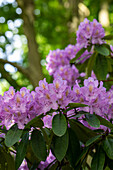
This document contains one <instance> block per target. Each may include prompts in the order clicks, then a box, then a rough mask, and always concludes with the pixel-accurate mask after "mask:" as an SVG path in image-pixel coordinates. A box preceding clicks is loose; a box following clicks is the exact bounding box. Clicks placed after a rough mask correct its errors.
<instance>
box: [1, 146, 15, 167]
mask: <svg viewBox="0 0 113 170" xmlns="http://www.w3.org/2000/svg"><path fill="white" fill-rule="evenodd" d="M0 169H1V170H2V169H3V170H5V169H6V170H15V164H14V159H13V157H12V156H11V155H10V153H8V152H6V151H5V150H3V149H2V148H0Z"/></svg>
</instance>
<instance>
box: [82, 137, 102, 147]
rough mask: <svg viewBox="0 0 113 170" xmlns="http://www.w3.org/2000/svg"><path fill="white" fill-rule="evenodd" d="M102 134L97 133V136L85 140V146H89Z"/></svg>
mask: <svg viewBox="0 0 113 170" xmlns="http://www.w3.org/2000/svg"><path fill="white" fill-rule="evenodd" d="M101 136H102V135H97V136H94V137H93V138H91V139H89V140H88V141H87V142H86V144H85V145H86V146H89V145H91V144H92V143H94V142H95V141H96V140H98V139H99V138H100V137H101Z"/></svg>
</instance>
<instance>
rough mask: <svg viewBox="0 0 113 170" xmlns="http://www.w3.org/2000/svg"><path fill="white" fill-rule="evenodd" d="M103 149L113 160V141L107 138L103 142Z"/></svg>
mask: <svg viewBox="0 0 113 170" xmlns="http://www.w3.org/2000/svg"><path fill="white" fill-rule="evenodd" d="M103 148H104V150H105V152H106V154H107V156H108V157H109V158H110V159H113V139H111V138H106V139H105V140H104V141H103Z"/></svg>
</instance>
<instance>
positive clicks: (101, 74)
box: [93, 55, 108, 80]
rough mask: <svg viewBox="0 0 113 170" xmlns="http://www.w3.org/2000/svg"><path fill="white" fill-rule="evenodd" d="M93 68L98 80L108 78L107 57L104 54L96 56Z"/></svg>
mask: <svg viewBox="0 0 113 170" xmlns="http://www.w3.org/2000/svg"><path fill="white" fill-rule="evenodd" d="M93 70H94V73H95V74H96V77H97V79H98V80H106V76H107V73H108V64H107V58H106V57H104V56H102V55H98V56H97V57H96V61H95V65H94V69H93Z"/></svg>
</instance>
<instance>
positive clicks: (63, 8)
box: [0, 0, 113, 94]
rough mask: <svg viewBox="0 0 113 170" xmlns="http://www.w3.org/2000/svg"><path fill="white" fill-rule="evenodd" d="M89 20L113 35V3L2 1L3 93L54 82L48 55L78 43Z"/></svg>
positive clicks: (0, 68)
mask: <svg viewBox="0 0 113 170" xmlns="http://www.w3.org/2000/svg"><path fill="white" fill-rule="evenodd" d="M86 17H87V18H88V19H89V20H91V21H92V20H93V19H94V18H96V19H97V20H98V21H99V22H100V23H101V24H102V25H103V27H104V28H105V31H106V34H112V33H113V1H112V0H107V1H106V0H105V1H104V0H95V1H94V0H54V1H53V0H48V1H47V0H42V1H40V0H1V1H0V93H1V94H3V92H4V91H6V90H7V89H8V88H9V86H14V87H15V89H17V90H18V89H19V88H21V87H22V86H25V87H27V88H29V89H31V90H32V89H33V88H34V87H35V86H37V85H38V81H39V80H40V79H42V78H43V77H46V78H47V81H51V78H50V76H49V74H48V72H47V71H46V67H45V62H46V61H45V59H46V56H47V54H48V53H49V51H50V50H55V49H57V48H60V49H63V48H65V47H66V46H67V45H68V44H75V43H76V31H77V28H78V26H79V24H80V22H81V21H83V20H84V18H86ZM112 43H113V42H112ZM41 68H42V69H41Z"/></svg>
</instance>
